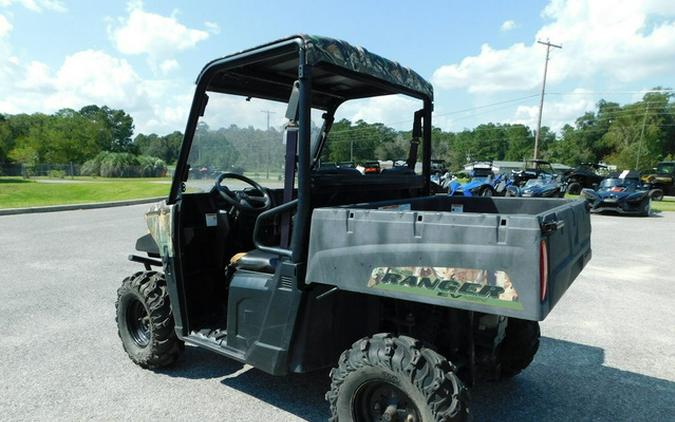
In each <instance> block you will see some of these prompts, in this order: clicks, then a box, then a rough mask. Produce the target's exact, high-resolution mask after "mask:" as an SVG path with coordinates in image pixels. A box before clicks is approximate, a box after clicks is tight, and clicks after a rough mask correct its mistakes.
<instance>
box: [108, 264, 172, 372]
mask: <svg viewBox="0 0 675 422" xmlns="http://www.w3.org/2000/svg"><path fill="white" fill-rule="evenodd" d="M115 308H116V310H117V315H116V318H115V320H116V322H117V333H118V335H119V337H120V339H121V340H122V346H123V347H124V350H125V351H126V352H127V354H128V355H129V358H131V360H132V361H133V362H134V363H136V364H137V365H139V366H141V367H143V368H148V369H154V368H161V367H165V366H169V365H171V364H172V363H174V362H175V361H176V360H177V359H178V357H179V356H180V354H181V353H182V351H183V348H184V345H183V342H182V341H180V340H179V339H178V337H177V336H176V333H175V331H174V321H173V314H172V313H171V304H170V302H169V294H168V292H167V289H166V281H165V279H164V275H163V274H162V273H158V272H155V271H146V272H138V273H136V274H134V275H132V276H131V277H127V278H125V279H124V281H122V286H121V287H120V288H119V289H118V290H117V302H116V304H115Z"/></svg>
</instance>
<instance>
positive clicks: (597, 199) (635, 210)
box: [581, 172, 653, 217]
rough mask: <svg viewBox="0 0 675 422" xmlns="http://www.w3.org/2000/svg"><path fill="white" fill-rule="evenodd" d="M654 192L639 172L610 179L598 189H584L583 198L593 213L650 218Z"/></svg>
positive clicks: (601, 183)
mask: <svg viewBox="0 0 675 422" xmlns="http://www.w3.org/2000/svg"><path fill="white" fill-rule="evenodd" d="M652 195H653V192H652V191H651V190H650V189H649V186H648V185H644V184H643V183H642V182H641V181H640V179H639V176H638V174H637V172H625V173H624V174H622V175H621V176H620V177H616V176H613V177H608V178H606V179H604V180H603V181H602V182H600V185H599V186H598V188H597V189H595V190H593V189H584V190H582V191H581V196H582V197H583V198H584V199H585V200H586V201H587V202H588V204H589V205H590V207H591V211H592V212H598V213H602V212H612V213H618V214H632V215H641V216H644V217H648V216H649V215H650V213H651V197H652Z"/></svg>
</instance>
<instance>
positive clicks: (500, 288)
mask: <svg viewBox="0 0 675 422" xmlns="http://www.w3.org/2000/svg"><path fill="white" fill-rule="evenodd" d="M368 287H370V288H375V289H384V290H392V291H397V292H401V293H411V294H417V295H423V296H431V297H440V298H446V299H448V300H457V301H464V302H472V303H480V304H484V305H488V306H496V307H503V308H510V309H516V310H522V309H523V305H522V304H521V303H520V302H519V300H518V292H517V291H516V289H515V288H514V287H513V284H512V283H511V278H510V277H509V275H508V274H507V273H505V272H504V271H487V270H482V269H475V268H459V267H376V268H374V269H373V271H372V272H371V275H370V279H369V280H368Z"/></svg>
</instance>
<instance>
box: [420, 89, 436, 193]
mask: <svg viewBox="0 0 675 422" xmlns="http://www.w3.org/2000/svg"><path fill="white" fill-rule="evenodd" d="M433 109H434V106H433V103H432V102H431V100H429V99H425V100H424V115H423V120H422V122H423V125H422V174H423V175H424V192H425V194H426V195H429V194H430V192H431V130H432V127H431V112H432V111H433Z"/></svg>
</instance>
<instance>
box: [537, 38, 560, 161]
mask: <svg viewBox="0 0 675 422" xmlns="http://www.w3.org/2000/svg"><path fill="white" fill-rule="evenodd" d="M537 43H539V44H542V45H545V46H546V62H544V81H543V82H542V84H541V100H540V101H539V118H538V119H537V133H536V134H535V137H534V159H535V160H536V159H537V155H538V154H539V133H540V132H541V112H542V110H543V109H544V92H546V72H547V71H548V60H549V59H548V57H549V53H550V52H551V47H554V48H562V45H556V44H551V42H550V41H549V40H548V39H547V40H546V42H543V41H537Z"/></svg>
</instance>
